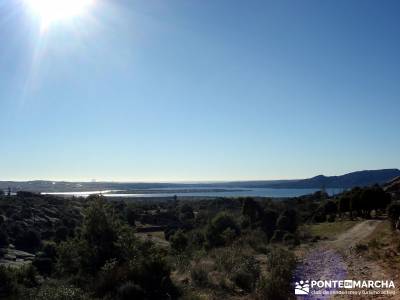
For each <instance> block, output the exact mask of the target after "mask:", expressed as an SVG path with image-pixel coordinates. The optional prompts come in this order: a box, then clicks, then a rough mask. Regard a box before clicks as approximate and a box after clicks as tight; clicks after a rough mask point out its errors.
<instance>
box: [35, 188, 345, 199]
mask: <svg viewBox="0 0 400 300" xmlns="http://www.w3.org/2000/svg"><path fill="white" fill-rule="evenodd" d="M317 191H319V189H274V188H246V189H243V188H223V189H221V190H210V189H209V188H195V189H193V188H192V189H190V191H188V190H187V189H186V188H182V189H180V188H173V189H170V188H165V189H157V190H155V191H152V190H149V189H146V190H145V189H143V190H135V191H134V192H132V193H130V192H125V191H113V190H105V191H84V192H63V193H61V192H60V193H57V192H52V193H42V194H47V195H60V196H75V197H87V196H89V195H92V194H102V195H104V196H106V197H173V196H175V195H176V196H178V197H273V198H286V197H298V196H303V195H307V194H312V193H315V192H317ZM342 191H343V189H326V192H327V193H328V194H330V195H335V194H338V193H341V192H342Z"/></svg>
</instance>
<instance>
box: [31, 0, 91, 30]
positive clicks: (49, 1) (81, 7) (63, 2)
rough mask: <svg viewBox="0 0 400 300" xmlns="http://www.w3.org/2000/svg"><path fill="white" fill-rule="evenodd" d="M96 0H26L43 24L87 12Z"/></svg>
mask: <svg viewBox="0 0 400 300" xmlns="http://www.w3.org/2000/svg"><path fill="white" fill-rule="evenodd" d="M93 1H94V0H26V2H27V3H28V5H29V6H30V8H31V9H32V10H33V11H34V12H35V13H36V14H37V15H39V16H40V18H41V19H42V22H43V24H45V25H46V26H48V25H49V24H50V23H53V22H55V21H60V20H66V19H70V18H73V17H76V16H79V15H81V14H83V13H85V12H86V11H87V10H88V8H89V7H90V6H91V5H92V3H93Z"/></svg>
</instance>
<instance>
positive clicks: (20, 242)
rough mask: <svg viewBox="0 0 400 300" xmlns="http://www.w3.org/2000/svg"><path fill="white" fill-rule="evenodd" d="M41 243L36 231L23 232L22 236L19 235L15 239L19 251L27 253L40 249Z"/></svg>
mask: <svg viewBox="0 0 400 300" xmlns="http://www.w3.org/2000/svg"><path fill="white" fill-rule="evenodd" d="M41 243H42V241H41V239H40V234H39V233H38V232H37V231H36V230H34V229H30V230H28V231H25V232H22V234H19V235H18V236H17V237H16V239H15V246H16V247H17V249H22V250H26V251H35V250H37V249H39V248H40V245H41Z"/></svg>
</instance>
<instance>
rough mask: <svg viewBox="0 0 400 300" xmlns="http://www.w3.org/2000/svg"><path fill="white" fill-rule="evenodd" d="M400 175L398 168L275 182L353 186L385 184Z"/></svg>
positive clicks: (307, 186)
mask: <svg viewBox="0 0 400 300" xmlns="http://www.w3.org/2000/svg"><path fill="white" fill-rule="evenodd" d="M398 176H400V170H398V169H383V170H365V171H357V172H352V173H348V174H345V175H341V176H324V175H318V176H315V177H312V178H309V179H302V180H297V181H291V182H288V183H285V182H284V183H277V184H273V187H276V188H278V187H280V188H289V187H290V188H322V187H325V188H352V187H355V186H360V187H361V186H369V185H373V184H380V185H382V184H385V183H386V182H388V181H390V180H392V179H393V178H396V177H398Z"/></svg>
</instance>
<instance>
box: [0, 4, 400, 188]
mask: <svg viewBox="0 0 400 300" xmlns="http://www.w3.org/2000/svg"><path fill="white" fill-rule="evenodd" d="M27 1H29V0H0V135H1V137H2V138H1V141H0V162H1V164H0V180H31V179H49V180H91V179H97V180H113V181H198V180H252V179H285V178H306V177H311V176H314V175H318V174H325V175H340V174H344V173H347V172H351V171H356V170H364V169H380V168H399V167H400V155H399V148H400V138H399V132H400V121H399V116H400V84H399V80H400V55H399V53H400V38H399V37H400V18H399V17H398V16H399V15H400V2H399V1H397V0H386V1H372V0H335V1H333V0H327V1H320V0H304V1H287V0H275V1H267V0H252V1H236V0H202V1H198V0H196V1H194V0H151V1H149V0H112V1H111V0H93V3H92V4H91V5H90V6H89V7H87V8H86V10H85V12H83V13H81V14H79V15H76V16H74V17H70V18H64V19H62V20H57V21H53V22H51V23H50V24H46V26H44V22H43V18H42V17H41V16H40V15H39V14H38V13H37V11H35V10H34V9H32V5H28V4H27ZM30 1H35V0H30Z"/></svg>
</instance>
